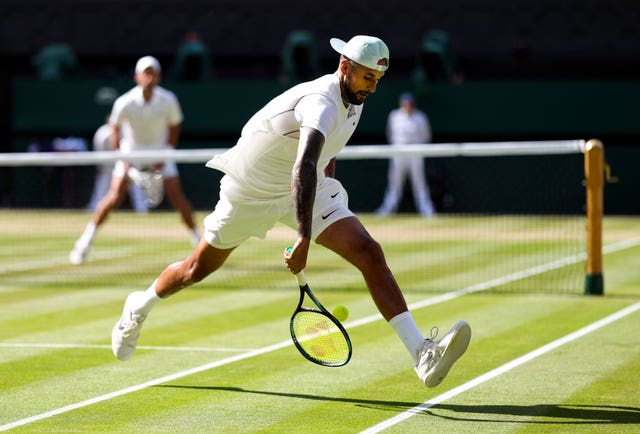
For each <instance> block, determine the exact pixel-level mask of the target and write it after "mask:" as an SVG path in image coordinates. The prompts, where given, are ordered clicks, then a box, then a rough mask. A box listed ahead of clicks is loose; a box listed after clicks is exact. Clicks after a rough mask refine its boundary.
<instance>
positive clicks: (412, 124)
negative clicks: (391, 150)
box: [387, 108, 431, 145]
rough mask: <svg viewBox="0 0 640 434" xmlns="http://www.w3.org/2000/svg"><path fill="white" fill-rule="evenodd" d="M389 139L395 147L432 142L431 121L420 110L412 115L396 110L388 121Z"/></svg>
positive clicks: (390, 114)
mask: <svg viewBox="0 0 640 434" xmlns="http://www.w3.org/2000/svg"><path fill="white" fill-rule="evenodd" d="M387 139H388V140H389V143H392V144H394V145H409V144H412V145H413V144H419V143H429V142H431V125H430V124H429V119H428V118H427V115H425V114H424V113H423V112H421V111H420V110H414V111H413V112H412V113H409V112H407V111H406V110H403V109H400V108H398V109H395V110H392V111H391V113H389V117H388V119H387Z"/></svg>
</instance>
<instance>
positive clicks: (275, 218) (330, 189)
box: [111, 35, 471, 387]
mask: <svg viewBox="0 0 640 434" xmlns="http://www.w3.org/2000/svg"><path fill="white" fill-rule="evenodd" d="M331 46H332V47H333V48H334V49H335V50H336V51H338V52H339V53H340V54H341V57H340V62H339V66H338V70H337V71H336V72H335V73H334V74H328V75H325V76H323V77H320V78H318V79H316V80H313V81H310V82H306V83H302V84H299V85H297V86H295V87H293V88H291V89H289V90H288V91H286V92H284V93H283V94H281V95H280V96H277V97H276V98H274V99H273V100H272V101H270V102H269V103H268V104H267V105H266V106H265V107H264V108H262V109H261V110H259V111H258V112H257V113H256V114H255V115H254V116H253V117H252V118H251V119H250V120H249V121H248V122H247V124H246V125H245V127H244V128H243V130H242V135H241V137H240V139H239V140H238V142H237V144H236V145H235V146H234V147H233V148H231V149H230V150H229V151H227V152H226V153H224V154H222V155H220V156H217V157H215V158H213V159H212V160H211V161H209V162H208V163H207V166H209V167H212V168H215V169H218V170H221V171H223V172H224V173H225V176H224V177H223V178H222V181H221V183H220V200H219V202H218V204H217V205H216V207H215V210H214V211H213V212H212V213H211V214H210V215H209V216H207V217H206V219H205V233H204V236H203V239H202V240H201V242H200V244H199V245H198V246H197V247H196V248H195V249H194V251H193V252H192V253H191V254H190V255H189V257H187V258H186V259H185V260H183V261H180V262H176V263H174V264H171V265H169V266H168V267H167V268H166V269H165V270H164V271H163V272H162V273H161V274H160V276H158V278H157V279H156V280H155V281H154V282H153V283H152V284H151V286H150V287H149V288H148V289H147V290H146V291H139V292H134V293H132V294H130V295H129V296H128V297H127V300H126V302H125V304H124V310H123V313H122V317H121V318H120V320H118V322H117V323H116V324H115V326H114V327H113V331H112V336H111V339H112V349H113V352H114V354H115V356H116V357H117V358H118V359H119V360H128V359H129V358H130V357H131V356H132V355H133V353H134V351H135V348H136V345H137V341H138V337H139V334H140V329H141V327H142V324H143V321H145V319H146V318H147V316H148V315H149V313H150V312H151V309H152V308H153V306H154V305H155V304H156V303H158V302H159V301H160V300H162V299H164V298H167V297H169V296H170V295H172V294H174V293H176V292H178V291H180V290H181V289H183V288H185V287H187V286H189V285H191V284H193V283H196V282H199V281H201V280H202V279H204V278H205V277H207V276H208V275H209V274H211V273H213V272H214V271H216V270H217V269H218V268H220V267H221V266H222V264H223V263H224V262H225V260H226V259H227V258H228V257H229V255H230V254H231V252H233V250H234V249H235V248H236V247H237V246H239V245H240V244H242V243H243V242H244V241H245V240H247V239H249V238H250V237H259V238H264V237H265V235H266V232H267V231H268V230H269V229H271V228H272V227H273V226H274V225H275V224H276V223H277V222H283V223H285V224H286V225H288V226H290V227H291V228H293V229H294V230H295V231H296V232H297V239H296V241H295V243H292V244H293V250H292V251H291V252H290V253H286V252H285V257H284V261H285V265H286V267H287V268H288V269H289V270H290V271H291V272H292V273H294V274H295V273H298V272H300V271H301V270H303V269H304V268H305V267H306V265H307V255H308V251H309V247H310V244H311V241H312V240H314V241H315V242H316V243H318V244H320V245H323V246H325V247H327V248H329V249H331V250H332V251H334V252H336V253H337V254H339V255H340V256H342V257H343V258H344V259H346V260H347V261H348V262H350V263H351V264H353V265H354V266H355V267H356V268H358V270H360V271H361V272H362V274H363V276H364V279H365V281H366V284H367V286H368V288H369V291H370V293H371V296H372V298H373V300H374V302H375V303H376V306H377V307H378V309H379V311H380V313H381V314H382V315H383V316H384V318H385V319H386V320H387V321H388V322H389V324H390V325H391V327H392V328H393V329H394V330H395V331H396V332H397V334H398V336H399V337H400V339H401V341H402V342H403V343H404V345H405V346H406V348H407V349H408V351H409V354H410V355H411V358H412V359H413V363H414V367H415V370H416V372H417V374H418V376H419V378H420V380H421V381H422V382H423V383H424V384H425V385H427V386H429V387H434V386H437V385H438V384H440V382H441V381H442V380H443V379H444V377H445V376H446V375H447V373H448V372H449V369H450V368H451V366H452V365H453V363H454V362H455V361H456V360H457V359H458V358H460V356H462V354H463V353H464V352H465V351H466V349H467V346H468V344H469V341H470V338H471V328H470V327H469V325H468V324H467V323H466V322H464V321H459V322H457V323H456V324H455V325H454V327H453V328H452V329H451V330H450V331H449V332H448V333H447V334H446V335H445V336H444V337H443V338H442V339H439V340H436V339H435V336H431V337H430V338H429V339H425V338H424V336H423V335H422V334H421V332H420V331H419V329H418V327H417V326H416V324H415V322H414V320H413V318H412V316H411V314H410V313H409V311H408V309H407V305H406V302H405V300H404V297H403V295H402V293H401V291H400V289H399V287H398V284H397V283H396V281H395V278H394V277H393V275H392V273H391V271H390V270H389V268H388V266H387V264H386V261H385V257H384V253H383V252H382V249H381V247H380V245H379V244H378V243H377V242H376V241H375V240H374V239H373V238H371V236H370V235H369V233H368V232H367V231H366V230H365V228H364V227H363V226H362V224H361V223H360V221H359V220H358V218H357V217H356V216H355V215H354V214H353V213H352V212H351V211H350V210H349V208H348V206H347V193H346V191H345V190H344V189H343V188H342V185H341V184H340V182H339V181H337V180H336V179H335V178H334V177H333V176H334V173H335V156H336V155H337V153H338V152H339V151H340V150H341V149H342V148H343V147H344V146H345V145H346V143H347V141H348V140H349V138H350V137H351V135H352V134H353V132H354V130H355V128H356V126H357V124H358V121H359V120H360V115H361V113H362V104H363V103H364V101H365V99H366V98H367V97H368V96H369V95H370V94H372V93H374V92H375V90H376V86H377V85H378V82H379V81H380V79H381V78H382V77H383V76H384V74H385V71H386V70H387V68H388V66H389V49H388V48H387V46H386V45H385V43H384V42H382V41H381V40H380V39H378V38H375V37H371V36H362V35H360V36H355V37H353V38H352V39H351V40H350V41H349V42H347V43H345V42H344V41H342V40H339V39H335V38H334V39H331Z"/></svg>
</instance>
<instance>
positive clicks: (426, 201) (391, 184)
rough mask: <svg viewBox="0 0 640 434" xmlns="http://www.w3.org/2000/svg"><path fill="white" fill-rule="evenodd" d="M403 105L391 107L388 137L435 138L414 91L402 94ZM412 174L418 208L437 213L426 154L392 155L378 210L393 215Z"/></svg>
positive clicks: (395, 141)
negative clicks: (427, 169)
mask: <svg viewBox="0 0 640 434" xmlns="http://www.w3.org/2000/svg"><path fill="white" fill-rule="evenodd" d="M399 104H400V107H399V108H397V109H395V110H393V111H391V113H389V117H388V119H387V140H388V141H389V143H391V144H392V145H410V144H411V145H413V144H421V143H429V142H431V125H430V124H429V118H427V115H426V114H425V113H424V112H422V111H420V110H418V109H417V108H416V101H415V98H414V97H413V95H412V94H411V93H408V92H407V93H403V94H402V95H400V102H399ZM407 177H409V178H410V179H411V188H412V190H413V199H414V203H415V206H416V209H417V210H418V212H419V213H420V214H421V215H423V216H425V217H431V216H433V215H434V214H435V209H434V207H433V202H432V201H431V196H430V194H431V193H430V191H429V184H428V183H427V179H426V176H425V171H424V159H423V158H422V157H419V156H417V157H413V156H411V157H400V156H396V157H392V158H391V160H390V161H389V173H388V181H387V190H386V192H385V196H384V201H383V202H382V205H381V206H380V208H378V210H377V211H376V213H377V214H380V215H389V214H393V213H395V212H396V211H397V210H398V205H399V204H400V199H401V198H402V189H403V187H404V182H405V180H406V179H407Z"/></svg>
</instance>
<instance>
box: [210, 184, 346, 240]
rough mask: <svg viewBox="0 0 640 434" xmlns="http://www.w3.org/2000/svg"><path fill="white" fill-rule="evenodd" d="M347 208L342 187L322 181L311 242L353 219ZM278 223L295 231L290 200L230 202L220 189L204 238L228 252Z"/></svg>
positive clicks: (264, 232)
mask: <svg viewBox="0 0 640 434" xmlns="http://www.w3.org/2000/svg"><path fill="white" fill-rule="evenodd" d="M226 182H228V180H226ZM348 205H349V198H348V196H347V192H346V190H345V189H344V188H343V187H342V184H340V182H339V181H338V180H336V179H333V178H325V180H324V181H322V183H321V184H320V185H319V186H318V188H317V190H316V200H315V203H314V205H313V223H312V227H311V237H312V239H315V238H316V237H317V236H318V235H320V234H321V233H322V231H324V230H325V229H326V228H328V227H329V226H330V225H331V224H333V223H335V222H336V221H338V220H341V219H343V218H346V217H351V216H353V215H354V214H353V212H351V210H350V209H349V207H348ZM277 222H282V223H284V224H285V225H287V226H289V227H291V228H292V229H294V230H296V231H297V222H296V216H295V213H294V210H293V198H292V197H291V196H285V197H282V198H280V199H275V200H270V201H268V200H260V201H258V200H257V201H255V202H247V201H242V202H232V201H230V200H229V199H228V198H227V196H226V195H225V194H224V192H223V191H222V189H221V190H220V200H219V201H218V203H217V204H216V208H215V210H214V211H213V212H212V213H211V214H209V215H208V216H207V217H206V218H205V219H204V229H205V232H204V237H205V239H206V240H207V242H208V243H209V244H211V245H212V246H213V247H216V248H219V249H230V248H233V247H237V246H239V245H240V244H242V243H243V242H244V241H246V240H248V239H249V238H251V237H257V238H261V239H264V238H265V237H266V235H267V232H268V231H269V230H270V229H272V228H273V227H274V226H275V224H276V223H277Z"/></svg>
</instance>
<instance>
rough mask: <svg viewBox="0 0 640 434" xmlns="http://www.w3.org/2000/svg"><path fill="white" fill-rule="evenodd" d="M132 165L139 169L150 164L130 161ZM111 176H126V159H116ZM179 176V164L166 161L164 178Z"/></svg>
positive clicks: (163, 171) (163, 170) (163, 169)
mask: <svg viewBox="0 0 640 434" xmlns="http://www.w3.org/2000/svg"><path fill="white" fill-rule="evenodd" d="M130 164H131V166H134V167H137V168H138V169H140V168H142V167H145V166H149V165H148V164H142V163H130ZM111 176H113V177H114V178H122V177H123V176H124V161H116V165H115V167H114V168H113V172H112V173H111ZM176 176H178V166H177V165H176V163H175V162H174V161H165V162H164V165H163V166H162V177H163V178H164V179H167V178H175V177H176Z"/></svg>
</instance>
